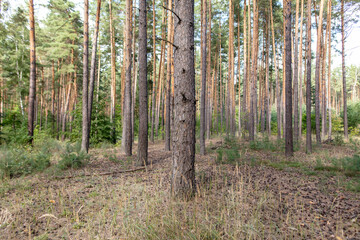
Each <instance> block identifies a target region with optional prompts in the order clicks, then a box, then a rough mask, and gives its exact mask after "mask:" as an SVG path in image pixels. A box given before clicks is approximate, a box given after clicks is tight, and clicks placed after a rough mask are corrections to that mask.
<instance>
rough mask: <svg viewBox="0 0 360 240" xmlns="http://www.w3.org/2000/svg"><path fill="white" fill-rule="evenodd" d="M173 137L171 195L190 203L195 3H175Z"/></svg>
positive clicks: (183, 0) (192, 188)
mask: <svg viewBox="0 0 360 240" xmlns="http://www.w3.org/2000/svg"><path fill="white" fill-rule="evenodd" d="M174 12H176V14H177V15H178V16H179V17H180V19H177V18H175V19H174V22H175V28H174V29H175V31H174V41H175V42H174V44H175V46H177V48H176V51H175V54H174V85H175V87H174V90H175V92H174V94H175V96H174V107H175V109H174V137H173V153H172V161H173V167H172V177H171V193H172V195H173V196H174V197H180V198H181V197H182V198H186V199H189V198H191V197H192V196H193V195H194V193H195V188H196V186H195V118H196V109H195V108H196V99H195V68H194V60H195V57H194V46H195V44H194V26H195V23H194V0H175V10H174Z"/></svg>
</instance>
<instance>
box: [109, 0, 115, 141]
mask: <svg viewBox="0 0 360 240" xmlns="http://www.w3.org/2000/svg"><path fill="white" fill-rule="evenodd" d="M109 18H110V21H109V22H110V51H111V86H110V98H111V101H110V123H111V125H112V129H111V139H112V140H113V143H114V144H115V143H116V129H115V121H114V119H115V100H116V72H115V71H116V70H115V58H116V56H115V39H114V29H113V25H112V21H113V20H112V7H111V0H109Z"/></svg>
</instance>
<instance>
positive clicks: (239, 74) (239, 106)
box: [237, 12, 241, 137]
mask: <svg viewBox="0 0 360 240" xmlns="http://www.w3.org/2000/svg"><path fill="white" fill-rule="evenodd" d="M237 38H238V53H237V55H238V67H237V70H238V77H239V80H238V84H239V88H238V93H239V99H238V108H239V122H238V129H239V137H240V136H241V90H240V80H241V73H240V67H241V64H240V60H241V59H240V12H239V14H238V29H237Z"/></svg>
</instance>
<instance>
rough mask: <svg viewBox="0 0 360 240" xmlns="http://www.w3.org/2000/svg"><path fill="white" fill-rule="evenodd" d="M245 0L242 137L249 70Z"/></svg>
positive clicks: (245, 117)
mask: <svg viewBox="0 0 360 240" xmlns="http://www.w3.org/2000/svg"><path fill="white" fill-rule="evenodd" d="M246 5H247V4H246V0H244V15H243V18H244V24H243V30H244V32H243V35H244V78H243V104H242V106H243V107H242V112H241V115H240V116H242V119H241V120H242V121H243V129H242V132H243V137H245V129H246V125H247V122H248V121H247V104H248V103H247V101H246V100H247V98H246V97H247V89H248V84H249V83H248V81H247V80H248V77H247V76H248V74H249V72H248V71H247V30H246V24H247V23H246V19H247V17H246V8H247V6H246Z"/></svg>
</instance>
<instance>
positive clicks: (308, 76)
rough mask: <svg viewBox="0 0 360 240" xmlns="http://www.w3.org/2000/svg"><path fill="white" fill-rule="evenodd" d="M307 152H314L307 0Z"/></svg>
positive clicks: (309, 31) (308, 2)
mask: <svg viewBox="0 0 360 240" xmlns="http://www.w3.org/2000/svg"><path fill="white" fill-rule="evenodd" d="M306 152H307V153H311V152H312V143H311V0H307V23H306Z"/></svg>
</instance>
